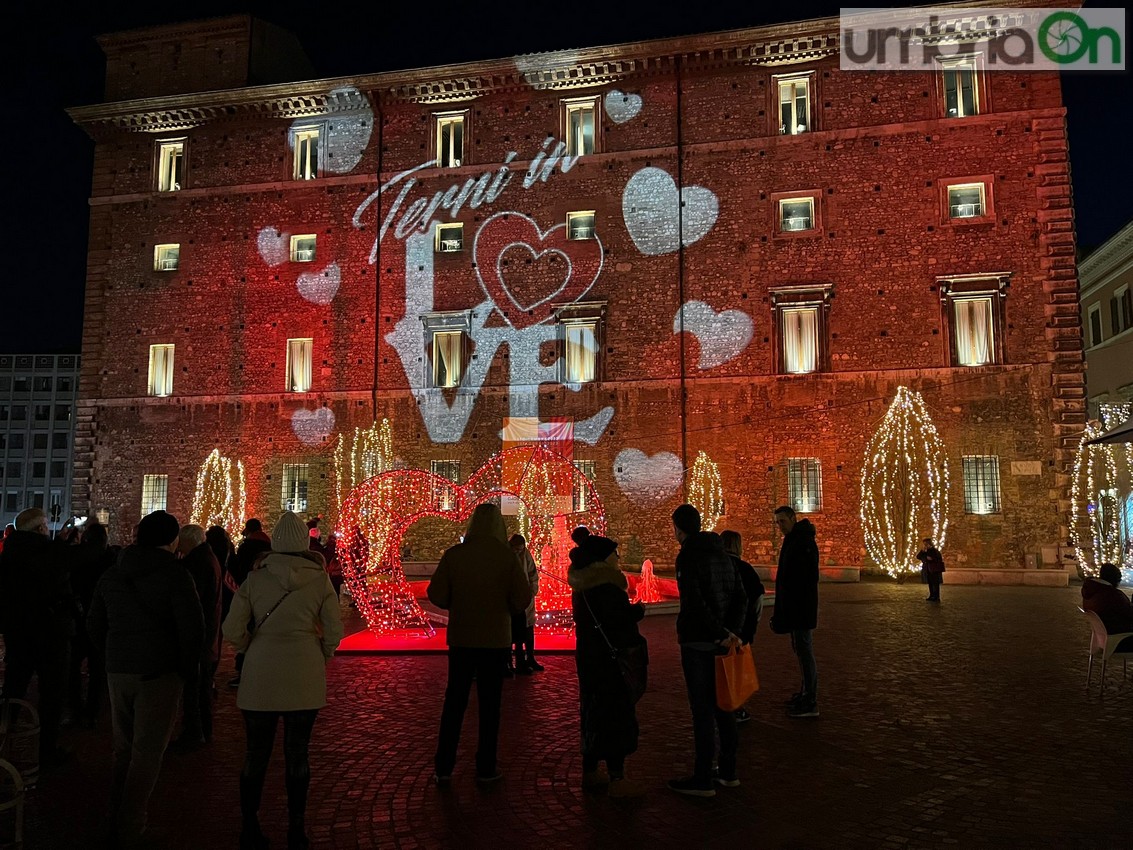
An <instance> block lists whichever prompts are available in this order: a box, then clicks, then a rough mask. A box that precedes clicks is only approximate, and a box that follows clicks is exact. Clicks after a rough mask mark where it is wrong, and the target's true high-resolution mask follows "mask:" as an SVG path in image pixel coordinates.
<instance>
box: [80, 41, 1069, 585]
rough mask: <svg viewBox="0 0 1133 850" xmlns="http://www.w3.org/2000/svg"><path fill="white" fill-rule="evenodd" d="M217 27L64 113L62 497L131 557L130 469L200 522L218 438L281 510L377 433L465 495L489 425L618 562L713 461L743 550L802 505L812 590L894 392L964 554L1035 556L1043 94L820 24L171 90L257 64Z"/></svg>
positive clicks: (1065, 203)
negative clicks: (814, 568)
mask: <svg viewBox="0 0 1133 850" xmlns="http://www.w3.org/2000/svg"><path fill="white" fill-rule="evenodd" d="M241 20H245V19H226V20H222V21H210V22H203V23H197V24H193V25H184V26H179V27H170V28H163V29H151V30H145V31H140V32H134V33H128V34H124V35H119V36H114V37H112V38H109V39H106V40H105V41H104V44H103V46H104V49H105V50H106V51H107V53H108V56H109V66H110V67H112V68H119V69H121V68H123V67H130V68H133V69H134V73H135V76H134V77H133V78H129V77H126V76H123V75H119V76H118V77H116V80H115V85H114V86H113V88H112V91H113V92H114V97H115V98H116V99H115V101H114V102H111V103H106V104H103V105H98V106H91V107H82V108H76V109H73V110H72V111H71V113H72V116H73V117H74V119H75V120H76V121H77V122H78V123H79V124H80V125H82V126H83V127H84V128H85V129H86V130H87V131H88V132H89V133H90V134H91V135H92V136H93V137H94V138H95V140H96V150H95V177H94V185H93V189H92V199H91V204H92V208H91V239H90V259H89V269H88V286H87V313H86V326H85V336H84V346H83V361H82V362H83V372H82V380H81V387H80V389H81V402H80V411H79V432H78V435H77V451H78V457H77V463H76V467H77V473H76V476H77V477H76V485H75V499H76V503H77V504H78V505H79V506H80V507H81V506H82V505H83V503H84V502H88V503H89V509H90V510H95V509H98V508H100V507H111V508H113V510H114V511H115V515H116V517H117V520H118V529H117V530H118V532H119V533H120V534H121V533H123V532H124V531H126V530H127V529H128V528H129V527H130V525H131V524H132V523H133V522H136V520H137V519H138V517H139V514H140V511H141V509H142V497H143V492H142V491H143V484H144V483H146V484H147V486H149V487H150V488H151V491H152V488H153V486H156V485H155V484H154V482H155V481H158V479H153V478H151V479H146V478H145V476H167V478H166V479H164V482H165V487H166V490H165V498H166V500H167V504H168V507H169V509H170V510H171V511H173V512H174V513H177V514H179V515H182V516H186V515H187V514H188V512H189V506H190V502H191V500H192V496H193V490H194V483H195V479H196V473H197V469H198V467H199V465H200V464H201V462H202V460H203V459H204V457H205V456H206V455H207V454H208V452H210V451H211V450H212V449H213V448H219V449H220V450H221V452H222V453H224V454H225V455H227V456H230V457H232V458H234V459H236V458H239V459H240V460H242V462H243V464H244V466H245V469H246V473H247V479H246V480H247V498H248V514H249V515H258V516H261V517H263V518H264V519H266V520H269V521H270V520H272V519H273V518H274V517H275V516H277V515H278V513H279V512H280V510H281V508H282V507H283V505H284V504H286V503H288V502H289V500H290V502H291V503H292V504H294V505H296V506H299V507H305V508H306V509H307V510H308V511H309V512H311V513H314V512H324V513H328V514H329V513H333V511H334V503H333V498H332V491H333V489H334V476H335V468H334V461H333V453H334V446H335V442H336V440H337V438H338V436H339V435H340V434H350V433H351V432H353V429H355V428H356V427H361V428H366V427H368V426H370V425H371V423H373V422H374V421H375V419H379V420H380V419H381V418H382V417H389V418H390V419H391V420H392V422H393V429H394V451H395V454H396V455H397V457H398V458H399V460H400V462H402V463H403V464H405V465H407V466H410V467H420V468H424V469H429V468H430V465H431V464H434V466H433V468H435V469H438V470H441V471H444V472H446V474H452V475H454V476H456V477H458V478H459V479H460V480H464V479H467V478H468V476H469V475H470V474H472V472H473V471H475V470H476V469H477V468H478V467H479V466H480V465H481V464H483V463H484V461H485V460H486V459H487V458H488V457H490V456H491V455H492V454H493V453H495V452H498V451H499V450H500V448H501V445H502V443H501V431H502V429H503V428H504V427H505V425H506V423H507V421H508V420H511V421H512V423H513V424H515V423H516V422H523V423H526V425H527V426H528V427H529V430H531V433H533V434H534V433H538V430H537V429H535V428H534V425H535V424H536V423H552V422H559V423H562V422H570V423H573V457H574V459H575V460H576V461H581V462H590V463H585V464H583V465H584V467H585V469H586V471H587V473H588V474H589V473H592V474H593V476H594V481H595V484H596V486H597V490H598V492H599V494H600V496H601V498H602V500H603V502H604V505H605V508H606V511H607V515H608V518H609V523H610V534H611V536H613V537H616V538H618V539H620V540H622V541H623V543H630V545H631V547H632V548H633V550H634V551H635V552H639V553H640V554H643V555H645V556H647V557H652V558H653V559H654V560H655V561H656V562H657V563H659V564H666V563H671V560H672V557H673V543H672V539H671V525H670V523H669V518H668V517H669V513H670V512H671V510H672V508H673V507H675V506H676V505H677V504H678V503H679V502H680V501H682V500H683V498H684V494H685V486H686V485H687V481H686V480H685V478H684V477H682V470H683V469H687V468H689V467H691V465H692V461H693V460H694V459H695V458H696V456H697V453H698V452H699V451H701V450H703V451H706V452H707V453H708V454H709V456H710V457H711V458H712V459H713V460H714V461H715V462H716V463H717V464H718V466H719V470H720V475H721V479H722V484H723V490H724V497H725V500H726V507H727V513H726V517H725V519H724V521H725V524H726V525H727V526H728V527H733V528H736V529H738V530H739V531H741V532H742V533H743V535H744V539H745V541H747V542H746V546H745V550H746V551H745V554H746V555H747V557H748V558H749V559H750V560H752V561H753V562H758V563H771V562H772V561H773V560H774V552H775V551H776V550H777V546H778V541H777V539H776V538H775V536H774V529H773V524H772V522H771V510H772V509H773V508H774V506H776V505H778V504H780V503H783V502H786V501H788V500H794V501H795V502H796V503H797V504H798V505H799V507H803V508H806V509H808V512H809V513H811V514H812V515H813V519H814V521H815V523H816V525H817V526H818V529H819V541H820V546H821V550H822V554H823V561H824V563H826V564H828V565H844V566H859V565H860V566H862V567H864V568H867V569H868V568H869V567H870V563H869V561H868V558H867V556H866V554H865V549H864V547H863V543H862V540H863V538H862V530H861V521H860V519H859V506H860V501H861V498H860V475H861V469H862V458H863V451H864V448H865V445H866V442H867V440H868V439H869V437H870V435H871V434H872V433H873V431H874V430H875V429H876V427H877V425H878V422H879V421H880V419H881V417H882V416H883V414H884V413H885V410H886V408H887V405H888V403H889V401H891V400H892V399H893V397H894V394H895V391H896V389H897V387H898V386H901V385H905V386H909V387H911V388H912V389H915V390H917V391H919V392H921V393H922V394H923V396H924V398H925V401H926V403H927V405H928V407H929V410H930V412H931V415H932V417H933V419H934V421H935V423H936V426H937V428H938V429H939V431H940V433H941V436H942V438H943V440H944V442H945V445H946V448H947V452H948V459H949V463H950V465H951V470H952V485H951V510H950V514H949V519H950V531H949V542H948V547H947V550H946V555H947V556H948V557H949V559H950V564H952V565H955V566H997V567H1036V566H1039V565H1041V564H1043V563H1047V564H1048V565H1053V564H1054V563H1055V562H1056V561H1057V553H1056V549H1055V547H1056V545H1057V544H1059V543H1060V542H1061V541H1065V539H1066V537H1067V533H1068V530H1067V527H1066V526H1067V516H1068V504H1067V489H1068V473H1069V467H1070V464H1071V463H1072V460H1073V449H1074V440H1075V438H1076V436H1077V434H1078V433H1080V431H1081V428H1082V426H1083V421H1084V419H1083V414H1084V390H1083V383H1082V340H1081V329H1080V324H1079V318H1078V310H1077V279H1076V274H1075V265H1074V248H1075V242H1074V230H1073V214H1072V208H1071V193H1070V181H1069V164H1068V159H1067V143H1066V125H1065V110H1064V108H1063V106H1062V102H1061V95H1060V88H1059V81H1058V78H1057V75H1055V74H1049V73H1012V72H1004V71H997V72H995V73H988V72H985V69H984V68H982V67H980V66H979V63H978V62H973V63H972V64H971V65H964V64H961V65H960V66H949V67H942V68H941V71H940V72H939V73H935V74H926V73H890V74H885V73H847V72H843V71H840V70H839V66H838V48H837V44H838V42H837V21H836V20H822V21H811V22H806V23H804V24H792V25H781V26H770V27H763V28H758V29H750V30H742V31H732V32H727V33H717V34H709V35H699V36H693V37H687V38H679V39H671V40H663V41H652V42H643V43H638V44H629V45H622V46H617V47H602V48H594V49H583V50H578V51H571V52H561V53H550V54H539V55H532V56H521V57H518V58H515V59H508V60H500V61H491V62H479V63H474V64H468V65H460V66H446V67H438V68H428V69H424V70H415V71H408V72H394V73H381V74H374V75H369V76H362V77H352V78H349V79H335V80H321V81H316V82H294V83H283V84H279V83H277V84H271V85H252V84H251V83H253V82H255V81H254V80H252V79H251V78H250V77H249V68H250V67H252V65H253V64H254V63H251V62H244V61H241V62H234V63H231V64H230V65H229V66H225V67H226V68H227V71H224V69H218V68H217V67H214V66H212V65H209V63H207V62H205V63H202V64H201V67H202V68H203V67H205V66H208V67H209V68H210V69H211V70H210V71H209V72H208V73H209V75H210V76H209V78H208V80H205V79H204V78H203V77H202V78H201V80H200V84H199V85H197V86H193V85H192V84H191V82H189V81H186V79H185V78H184V76H183V74H184V73H185V71H184V69H182V71H181V72H179V73H180V74H182V76H178V75H177V74H172V73H166V72H162V71H161V69H162V68H163V67H164V65H165V63H167V62H169V61H170V58H169V57H170V56H171V55H173V56H180V55H181V52H180V49H179V48H178V47H177V46H178V45H184V44H188V43H191V44H192V45H193V50H194V51H195V53H196V54H198V55H200V56H206V57H207V56H217V57H220V56H231V55H235V54H238V53H240V52H241V51H243V53H240V55H248V53H249V48H248V45H247V39H248V36H247V33H248V32H249V29H248V27H247V26H246V25H242V24H239V23H238V22H239V21H241ZM127 49H128V50H129V52H130V63H132V64H129V65H127V64H126V63H125V62H124V61H119V57H118V55H117V54H119V53H121V52H122V51H125V50H127ZM251 52H253V53H254V51H251ZM138 69H150V70H146V71H145V72H144V73H142V72H139V71H138ZM163 73H164V76H165V77H168V78H170V79H175V80H176V82H177V85H176V88H175V89H172V90H171V91H170V92H169V93H168V94H165V93H161V94H159V93H158V92H156V91H153V90H152V86H153V84H152V80H153V79H155V78H157V77H161V76H162V74H163ZM201 73H202V74H203V73H204V71H203V70H202V72H201ZM217 74H221V76H220V77H218V76H217ZM142 80H146V81H147V82H146V83H145V85H142V83H141V82H140V81H142ZM194 89H196V90H197V91H202V90H206V89H207V92H206V93H192V92H193V91H194ZM453 225H460V227H453ZM438 228H439V229H438ZM681 237H683V238H681ZM307 341H309V342H307ZM165 346H173V348H172V349H171V350H170V349H168V348H163V347H165ZM155 357H156V358H157V360H156V363H155V360H154V358H155ZM166 357H169V358H170V359H169V360H166V359H165V358H166ZM155 382H156V384H155ZM450 384H457V386H448V385H450ZM965 459H966V460H965ZM445 461H459V465H454V464H451V463H448V464H446V463H444V462H445ZM285 466H286V467H288V468H287V469H285ZM289 470H290V471H289ZM965 473H966V474H965ZM300 474H301V475H303V476H304V480H305V486H304V487H303V492H302V494H301V496H302V501H298V500H297V499H298V497H299V495H300V493H299V490H298V489H297V483H296V481H297V479H296V476H297V475H300ZM966 477H967V478H968V480H967V481H966V480H965V479H966ZM973 478H978V479H979V480H978V481H974V480H972V479H973ZM285 479H286V480H285ZM158 484H160V481H158ZM281 493H282V498H281ZM149 495H150V496H153V495H154V493H153V492H150V493H149ZM984 500H986V501H984ZM153 504H156V502H154V501H152V499H151V501H150V502H149V503H148V504H147V507H148V506H152V505H153ZM438 523H439V521H433V522H432V523H431V524H430V523H423V524H421V526H420V527H419V528H415V529H413V530H411V531H410V540H411V541H413V545H414V551H415V552H416V553H418V554H419V555H420V556H421V557H430V556H435V555H436V554H438V552H439V550H440V548H441V546H442V545H443V544H444V542H446V541H449V540H451V539H452V537H453V535H454V533H455V532H454V530H453V529H451V528H447V529H446V528H442V527H441V525H440V524H438ZM631 539H632V542H631Z"/></svg>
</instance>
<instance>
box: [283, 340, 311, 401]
mask: <svg viewBox="0 0 1133 850" xmlns="http://www.w3.org/2000/svg"><path fill="white" fill-rule="evenodd" d="M314 343H315V341H314V340H313V339H289V340H287V391H288V392H293V393H306V392H310V391H311V350H312V348H313V347H314Z"/></svg>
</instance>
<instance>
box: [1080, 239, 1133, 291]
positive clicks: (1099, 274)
mask: <svg viewBox="0 0 1133 850" xmlns="http://www.w3.org/2000/svg"><path fill="white" fill-rule="evenodd" d="M1131 259H1133V221H1130V222H1129V223H1128V224H1126V225H1125V226H1124V227H1123V228H1121V230H1119V231H1117V233H1115V234H1114V235H1113V236H1111V237H1110V238H1109V239H1108V240H1107V241H1106V243H1105V244H1104V245H1102V246H1101V247H1100V248H1098V249H1097V250H1095V251H1094V252H1093V253H1091V254H1090V256H1088V257H1086V259H1084V260H1082V262H1081V263H1079V264H1078V279H1079V280H1080V281H1081V283H1082V295H1083V296H1084V295H1085V294H1086V293H1087V292H1088V291H1089V289H1090V287H1091V286H1093V285H1094V284H1095V283H1097V282H1098V281H1099V280H1101V279H1102V278H1104V277H1105V276H1106V274H1107V273H1108V272H1110V271H1112V270H1113V269H1114V268H1115V267H1116V266H1119V265H1121V264H1122V263H1127V262H1129V261H1130V260H1131Z"/></svg>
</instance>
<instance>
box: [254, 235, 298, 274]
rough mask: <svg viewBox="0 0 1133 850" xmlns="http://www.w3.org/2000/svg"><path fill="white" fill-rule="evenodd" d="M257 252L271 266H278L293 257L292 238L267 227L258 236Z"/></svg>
mask: <svg viewBox="0 0 1133 850" xmlns="http://www.w3.org/2000/svg"><path fill="white" fill-rule="evenodd" d="M256 250H258V251H259V252H260V259H262V260H263V261H264V262H265V263H267V264H268V265H269V266H278V265H280V264H281V263H286V262H287V260H288V259H289V258H290V256H291V237H290V236H288V235H287V234H286V233H283V232H281V231H279V230H276V229H275V228H274V227H265V228H264V229H263V230H261V231H260V232H259V234H258V235H257V236H256Z"/></svg>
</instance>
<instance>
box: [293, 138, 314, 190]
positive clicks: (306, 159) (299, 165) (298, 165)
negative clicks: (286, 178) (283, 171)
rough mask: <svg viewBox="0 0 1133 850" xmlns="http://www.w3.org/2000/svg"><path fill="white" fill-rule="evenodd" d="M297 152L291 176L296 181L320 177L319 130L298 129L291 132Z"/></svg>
mask: <svg viewBox="0 0 1133 850" xmlns="http://www.w3.org/2000/svg"><path fill="white" fill-rule="evenodd" d="M291 145H292V148H293V149H294V151H295V157H294V160H293V163H294V164H293V166H292V173H291V176H292V177H293V178H294V179H295V180H314V179H315V178H316V177H318V176H319V128H318V127H297V128H295V129H294V130H292V131H291Z"/></svg>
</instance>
